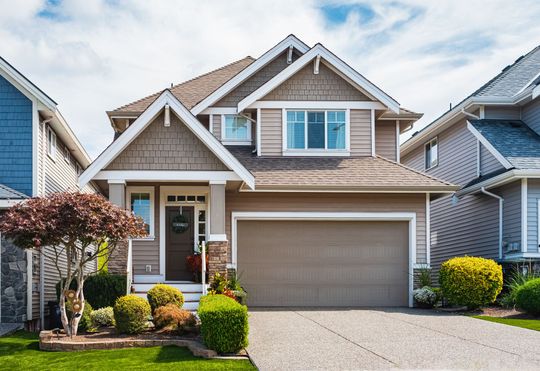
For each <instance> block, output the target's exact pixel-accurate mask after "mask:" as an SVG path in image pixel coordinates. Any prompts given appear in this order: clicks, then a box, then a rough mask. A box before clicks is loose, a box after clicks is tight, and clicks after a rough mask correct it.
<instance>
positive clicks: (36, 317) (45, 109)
mask: <svg viewBox="0 0 540 371" xmlns="http://www.w3.org/2000/svg"><path fill="white" fill-rule="evenodd" d="M89 164H90V157H89V156H88V154H87V153H86V151H85V150H84V148H83V147H82V145H81V144H80V142H79V141H78V140H77V138H76V137H75V135H74V133H73V131H72V130H71V128H70V127H69V126H68V124H67V123H66V121H65V120H64V118H63V117H62V115H61V114H60V112H59V111H58V109H57V104H56V102H55V101H53V100H52V99H51V98H50V97H49V96H48V95H46V94H45V93H44V92H43V91H41V90H40V89H39V88H38V87H37V86H35V85H34V84H33V83H32V82H31V81H30V80H28V79H27V78H26V77H25V76H24V75H22V74H21V73H20V72H19V71H17V70H16V69H15V68H14V67H13V66H11V65H10V64H9V63H8V62H7V61H5V60H4V59H3V58H1V57H0V213H1V212H2V210H5V209H6V208H8V207H10V206H11V205H13V204H14V203H16V202H21V201H23V200H24V199H25V198H28V197H35V196H44V195H47V194H50V193H53V192H61V191H79V190H80V191H84V192H97V191H98V188H96V186H95V185H94V184H90V185H89V186H86V187H85V188H84V189H79V186H78V180H77V178H78V175H79V174H80V173H81V172H82V171H83V170H84V169H85V168H86V167H87V166H88V165H89ZM44 251H45V253H47V251H48V250H47V249H45V250H44ZM0 252H1V253H0V266H1V272H2V273H1V276H0V322H9V323H21V324H22V323H26V322H28V325H29V327H36V326H40V327H41V326H43V325H44V324H45V321H44V320H43V319H44V318H45V316H46V314H47V308H46V303H47V301H50V300H55V296H56V295H55V284H56V282H57V281H58V277H57V273H56V271H55V269H53V267H52V266H51V264H50V263H48V262H47V261H46V260H45V259H44V257H43V255H38V254H36V253H33V254H32V253H31V252H29V251H23V250H21V249H19V248H18V247H16V246H13V244H11V243H10V242H9V241H6V240H5V239H2V238H1V236H0Z"/></svg>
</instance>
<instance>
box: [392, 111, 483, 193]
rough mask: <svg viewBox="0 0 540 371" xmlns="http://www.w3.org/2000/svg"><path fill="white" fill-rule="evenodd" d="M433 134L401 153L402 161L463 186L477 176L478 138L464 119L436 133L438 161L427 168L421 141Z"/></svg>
mask: <svg viewBox="0 0 540 371" xmlns="http://www.w3.org/2000/svg"><path fill="white" fill-rule="evenodd" d="M434 137H435V136H433V137H430V138H428V139H426V141H425V142H424V143H422V144H420V145H419V146H418V147H417V148H415V149H414V150H413V151H412V152H410V153H408V154H407V155H405V156H403V157H402V158H401V162H402V163H403V164H404V165H406V166H409V167H412V168H413V169H416V170H419V171H425V172H426V173H427V174H429V175H432V176H434V177H437V178H439V179H443V180H446V181H447V182H450V183H453V184H458V185H465V184H467V183H468V182H469V181H471V180H472V179H474V178H476V175H477V174H476V171H477V152H476V151H477V147H476V141H477V140H476V138H475V137H474V136H473V135H472V134H471V132H470V131H469V130H468V129H467V123H466V120H463V121H462V122H460V123H457V124H455V125H453V126H452V127H450V128H448V129H446V130H445V131H443V132H442V133H440V134H439V135H437V137H438V141H439V164H438V165H437V166H436V167H433V168H431V169H429V170H427V171H426V170H425V163H424V159H425V157H424V156H425V153H424V144H425V143H427V142H428V141H429V140H431V139H432V138H434Z"/></svg>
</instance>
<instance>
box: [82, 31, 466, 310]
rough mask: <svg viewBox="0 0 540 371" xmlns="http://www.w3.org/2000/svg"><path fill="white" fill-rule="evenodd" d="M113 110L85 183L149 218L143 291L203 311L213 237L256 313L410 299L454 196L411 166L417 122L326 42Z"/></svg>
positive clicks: (142, 257)
mask: <svg viewBox="0 0 540 371" xmlns="http://www.w3.org/2000/svg"><path fill="white" fill-rule="evenodd" d="M108 115H109V118H110V121H111V124H112V126H113V128H114V130H115V132H116V140H115V141H114V142H113V143H112V144H111V145H110V146H109V147H108V148H107V149H106V150H105V151H104V152H103V153H102V154H101V155H100V156H99V157H98V158H97V159H96V160H95V161H94V163H92V165H90V166H89V167H88V169H87V170H86V171H85V172H84V173H83V174H82V175H81V176H80V179H79V180H80V183H81V185H84V184H86V183H88V182H90V181H94V182H96V183H98V184H99V185H100V186H101V187H102V188H103V189H104V190H106V192H108V196H109V199H110V200H111V201H112V202H115V203H117V204H118V205H120V206H122V207H126V208H128V209H130V210H132V211H133V212H134V213H136V214H137V215H140V216H142V217H143V218H144V219H145V221H146V224H147V228H148V237H147V238H144V239H140V240H134V241H132V242H131V243H130V244H129V246H128V248H127V249H126V251H125V252H123V255H122V254H119V256H117V257H115V261H116V263H117V264H119V266H120V267H126V268H125V269H126V270H127V271H128V272H129V273H130V275H132V277H133V287H134V290H135V291H136V292H138V293H141V294H143V293H144V292H145V291H146V290H147V289H148V288H149V287H151V286H152V285H153V284H155V283H156V282H169V283H171V284H174V285H177V286H178V287H179V288H181V289H182V290H183V291H184V292H185V293H187V294H186V297H187V301H188V303H187V306H188V308H195V307H196V306H197V303H198V298H199V297H200V295H201V293H203V291H204V289H205V287H204V286H203V285H201V284H200V283H194V282H193V281H192V280H193V276H192V274H191V273H190V272H189V271H188V270H187V269H186V264H185V261H186V257H187V256H188V255H192V254H193V253H194V251H197V250H198V249H199V248H198V245H199V243H203V242H204V243H205V244H206V245H207V253H206V255H207V256H206V258H207V259H208V261H209V274H210V277H211V276H212V274H213V273H214V272H221V273H223V274H227V273H228V274H232V272H233V271H234V270H235V271H236V272H237V274H238V275H239V276H240V278H241V282H242V285H243V286H244V287H245V288H246V290H247V292H248V303H249V305H251V306H382V305H384V306H407V305H412V297H411V291H412V289H413V273H414V269H415V268H416V267H418V266H419V265H425V264H429V261H430V252H429V250H430V248H429V242H428V241H426V235H427V234H429V205H430V200H431V199H433V198H437V197H439V196H441V195H443V194H447V193H452V192H453V191H454V190H455V189H456V187H455V186H453V185H452V184H450V183H446V182H443V181H440V180H438V179H436V178H433V177H430V176H427V175H424V174H422V173H420V172H417V171H414V170H412V169H410V168H407V167H405V166H403V165H401V164H400V163H399V134H400V133H401V132H403V131H404V130H408V129H409V128H410V127H411V126H412V125H413V124H414V122H415V121H416V120H417V119H418V118H420V117H421V115H420V114H417V113H414V112H411V111H408V110H405V109H403V108H401V107H400V105H399V103H397V102H396V101H395V100H394V99H393V98H392V97H390V96H389V95H388V94H386V93H385V92H384V91H382V90H381V89H380V88H378V87H377V86H375V85H374V84H373V83H372V82H370V81H369V80H367V79H366V78H365V77H363V76H362V75H361V74H359V73H358V72H356V71H355V70H354V69H352V68H351V67H350V66H349V65H347V64H346V63H345V62H343V61H342V60H341V59H339V58H338V57H337V56H336V55H334V54H333V53H331V52H330V51H329V50H327V49H326V48H325V47H324V46H323V45H321V44H317V45H315V46H313V47H308V46H307V45H306V44H304V43H303V42H302V41H300V40H298V39H297V38H296V37H295V36H293V35H291V36H288V37H287V38H286V39H284V40H283V41H281V42H280V43H279V44H277V45H276V46H274V47H273V48H272V49H270V50H269V51H267V52H266V53H265V54H263V55H262V56H261V57H260V58H258V59H253V58H251V57H247V58H244V59H242V60H239V61H236V62H233V63H231V64H229V65H226V66H224V67H222V68H219V69H217V70H215V71H212V72H209V73H207V74H204V75H201V76H199V77H196V78H194V79H192V80H189V81H186V82H184V83H181V84H179V85H176V86H174V87H172V88H171V89H166V90H164V91H162V92H159V93H156V94H154V95H151V96H149V97H146V98H143V99H141V100H139V101H136V102H133V103H130V104H128V105H125V106H123V107H120V108H118V109H116V110H113V111H110V112H108Z"/></svg>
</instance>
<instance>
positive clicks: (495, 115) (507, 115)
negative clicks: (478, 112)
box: [484, 106, 521, 120]
mask: <svg viewBox="0 0 540 371" xmlns="http://www.w3.org/2000/svg"><path fill="white" fill-rule="evenodd" d="M484 118H486V119H497V120H520V119H521V110H520V108H519V107H503V106H485V108H484Z"/></svg>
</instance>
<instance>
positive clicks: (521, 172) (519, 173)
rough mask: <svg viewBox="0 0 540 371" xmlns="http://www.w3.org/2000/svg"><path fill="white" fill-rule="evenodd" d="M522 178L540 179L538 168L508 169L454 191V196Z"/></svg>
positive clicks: (498, 185)
mask: <svg viewBox="0 0 540 371" xmlns="http://www.w3.org/2000/svg"><path fill="white" fill-rule="evenodd" d="M522 178H532V179H540V170H536V169H531V170H526V169H514V170H508V171H507V172H505V173H502V174H500V175H497V176H494V177H493V178H489V179H486V180H484V181H483V182H480V183H477V184H475V185H472V186H470V187H467V188H463V189H461V190H459V191H457V192H456V196H458V197H462V196H465V195H468V194H471V193H476V192H479V191H480V190H481V189H482V188H485V189H491V188H495V187H500V186H502V185H504V184H507V183H510V182H513V181H514V180H518V179H522Z"/></svg>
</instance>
